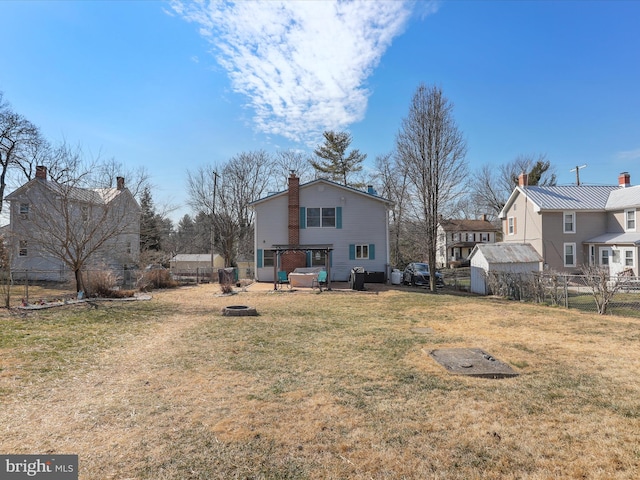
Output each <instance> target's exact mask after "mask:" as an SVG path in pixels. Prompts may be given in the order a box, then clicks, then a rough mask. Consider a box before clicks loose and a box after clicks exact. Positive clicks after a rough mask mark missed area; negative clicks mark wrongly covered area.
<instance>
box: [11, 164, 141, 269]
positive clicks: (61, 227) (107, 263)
mask: <svg viewBox="0 0 640 480" xmlns="http://www.w3.org/2000/svg"><path fill="white" fill-rule="evenodd" d="M6 201H7V202H8V203H9V212H10V215H9V217H10V223H9V228H8V239H7V240H8V241H9V242H10V244H11V268H12V274H13V275H14V278H15V277H21V276H28V278H29V279H32V280H54V281H58V280H67V279H68V278H69V276H70V274H71V273H76V271H77V270H78V269H83V270H84V269H88V268H100V269H103V268H109V269H113V270H119V271H122V270H123V269H125V268H129V267H131V268H133V267H135V265H136V264H137V262H138V259H139V255H140V206H139V205H138V202H137V201H136V200H135V198H134V197H133V195H132V194H131V192H130V191H129V189H127V188H126V187H125V184H124V178H123V177H118V179H117V186H116V187H114V188H96V189H90V188H79V187H75V186H69V185H65V184H60V183H57V182H55V181H53V180H51V179H47V169H46V167H44V166H38V167H37V168H36V176H35V178H34V179H32V180H30V181H29V182H27V183H25V184H24V185H22V186H21V187H19V188H18V189H17V190H15V191H14V192H12V193H11V194H9V195H7V197H6ZM74 268H75V270H74Z"/></svg>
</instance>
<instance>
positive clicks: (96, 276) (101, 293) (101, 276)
mask: <svg viewBox="0 0 640 480" xmlns="http://www.w3.org/2000/svg"><path fill="white" fill-rule="evenodd" d="M117 287H118V279H117V277H116V276H115V275H114V273H113V272H112V271H111V270H107V269H105V270H92V271H90V272H87V273H85V276H84V288H85V292H84V293H85V295H86V296H87V297H102V298H126V297H132V296H133V292H132V291H131V290H119V289H118V288H117Z"/></svg>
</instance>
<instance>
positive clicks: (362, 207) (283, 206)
mask: <svg viewBox="0 0 640 480" xmlns="http://www.w3.org/2000/svg"><path fill="white" fill-rule="evenodd" d="M391 205H392V202H390V201H389V200H386V199H384V198H382V197H380V196H378V195H377V194H376V193H375V191H374V190H373V189H372V188H371V187H369V190H368V192H365V191H362V190H358V189H355V188H351V187H345V186H343V185H339V184H337V183H334V182H331V181H328V180H323V179H318V180H314V181H311V182H309V183H305V184H302V185H301V184H300V180H299V178H298V177H297V176H296V175H295V174H293V173H292V174H291V176H290V177H289V188H288V189H287V190H285V191H284V192H279V193H276V194H272V195H269V196H267V197H265V198H262V199H259V200H256V201H254V202H252V203H251V206H252V207H253V209H254V210H255V266H256V268H255V277H256V279H257V280H258V281H267V282H271V281H274V279H275V278H276V275H277V271H278V270H283V271H286V272H287V273H290V272H292V271H293V270H295V269H296V268H303V267H325V269H326V270H327V272H328V273H329V280H330V281H347V280H349V277H350V275H351V270H352V269H353V268H354V267H363V268H364V270H365V271H367V272H380V275H381V276H382V277H383V279H385V278H388V274H389V268H390V267H389V220H388V219H389V215H388V211H389V208H390V207H391Z"/></svg>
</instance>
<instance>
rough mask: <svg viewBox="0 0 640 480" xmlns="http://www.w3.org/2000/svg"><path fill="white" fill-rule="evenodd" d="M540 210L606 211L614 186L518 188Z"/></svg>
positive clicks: (616, 187)
mask: <svg viewBox="0 0 640 480" xmlns="http://www.w3.org/2000/svg"><path fill="white" fill-rule="evenodd" d="M518 188H519V190H520V191H521V192H522V193H524V194H525V195H526V196H527V197H528V199H529V200H530V201H532V202H533V203H535V204H536V205H537V206H538V207H539V209H540V210H604V209H605V208H606V206H607V201H608V200H609V196H610V194H611V192H614V191H616V190H618V189H619V188H620V187H618V186H614V185H608V186H602V185H565V186H554V187H518Z"/></svg>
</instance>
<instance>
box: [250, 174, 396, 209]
mask: <svg viewBox="0 0 640 480" xmlns="http://www.w3.org/2000/svg"><path fill="white" fill-rule="evenodd" d="M320 183H324V184H326V185H329V186H332V187H336V188H340V189H342V190H346V191H348V192H351V193H355V194H358V195H362V196H364V197H367V198H370V199H371V200H376V201H379V202H382V203H385V204H387V205H393V202H392V201H391V200H388V199H386V198H383V197H381V196H379V195H377V194H375V193H369V192H365V191H364V190H359V189H357V188H353V187H347V186H345V185H341V184H339V183H336V182H332V181H331V180H327V179H325V178H317V179H316V180H312V181H310V182H307V183H301V184H300V186H299V187H298V188H299V189H300V190H303V189H305V188H309V187H311V186H313V185H317V184H320ZM288 193H289V189H286V190H283V191H281V192H276V193H271V194H269V195H267V196H266V197H262V198H259V199H257V200H254V201H253V202H249V206H253V205H257V204H259V203H263V202H266V201H269V200H272V199H274V198H277V197H282V196H286V195H288Z"/></svg>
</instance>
